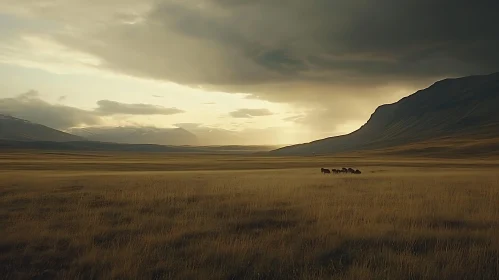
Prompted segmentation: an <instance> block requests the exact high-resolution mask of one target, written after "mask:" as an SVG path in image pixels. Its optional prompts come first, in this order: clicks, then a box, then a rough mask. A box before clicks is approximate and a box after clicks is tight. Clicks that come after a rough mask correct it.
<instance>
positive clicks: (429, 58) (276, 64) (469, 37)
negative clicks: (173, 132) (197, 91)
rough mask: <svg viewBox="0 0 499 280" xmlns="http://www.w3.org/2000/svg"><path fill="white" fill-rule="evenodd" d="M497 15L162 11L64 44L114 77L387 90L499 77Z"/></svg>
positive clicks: (343, 1)
mask: <svg viewBox="0 0 499 280" xmlns="http://www.w3.org/2000/svg"><path fill="white" fill-rule="evenodd" d="M497 10H499V2H497V1H495V0H478V1H473V2H469V1H464V0H457V1H455V0H454V1H450V0H442V1H438V2H435V1H430V0H409V1H402V2H401V1H397V0H381V1H375V2H373V1H363V0H354V1H351V0H340V1H330V0H315V1H302V0H289V1H283V0H269V1H229V0H207V1H203V4H199V3H193V2H180V1H156V2H155V5H154V6H153V8H152V9H151V11H150V12H149V13H148V14H146V15H144V19H143V21H141V22H140V23H138V24H134V25H125V26H124V25H109V27H108V28H107V29H103V30H100V35H101V36H92V37H85V38H78V37H76V36H75V37H62V38H60V39H61V40H62V41H63V42H65V43H66V44H69V45H72V46H74V47H78V48H82V49H84V50H85V51H89V52H91V53H93V54H95V55H98V56H99V57H101V58H102V59H103V60H104V62H105V63H106V65H107V66H108V67H110V68H113V69H117V70H120V71H124V72H128V73H132V74H136V75H143V76H148V77H155V78H161V79H165V80H171V81H174V82H179V83H183V84H189V85H207V86H214V87H216V88H226V87H225V86H229V88H231V86H237V87H239V89H240V90H241V89H242V90H245V89H246V87H247V86H251V85H258V84H273V83H282V82H290V81H292V82H297V81H301V82H307V83H325V84H329V83H342V82H343V83H345V82H346V83H349V82H353V81H357V82H364V83H373V82H379V83H386V80H387V79H402V80H412V79H420V78H428V77H430V78H434V77H440V76H449V75H462V74H470V73H477V72H489V71H494V70H497V67H498V64H499V54H498V53H497V52H496V49H497V48H498V47H499V37H498V36H496V35H495V33H497V28H498V26H499V19H498V17H497V16H496V11H497ZM131 39H132V40H131ZM110 46H119V48H113V47H110ZM164 54H167V55H164ZM158 56H159V57H162V59H151V58H153V57H158ZM194 65H195V66H194ZM344 77H348V80H341V81H338V80H339V79H343V78H344Z"/></svg>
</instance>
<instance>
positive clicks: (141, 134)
mask: <svg viewBox="0 0 499 280" xmlns="http://www.w3.org/2000/svg"><path fill="white" fill-rule="evenodd" d="M69 132H71V133H72V134H75V135H78V136H81V137H84V138H86V139H88V140H91V141H100V142H114V143H128V144H157V145H197V144H198V143H199V140H198V138H197V136H196V135H195V134H193V133H191V132H189V131H187V130H185V129H183V128H155V127H89V128H73V129H70V130H69Z"/></svg>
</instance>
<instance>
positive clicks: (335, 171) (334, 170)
mask: <svg viewBox="0 0 499 280" xmlns="http://www.w3.org/2000/svg"><path fill="white" fill-rule="evenodd" d="M331 170H332V171H333V174H338V173H340V171H339V170H338V169H336V168H333V169H331Z"/></svg>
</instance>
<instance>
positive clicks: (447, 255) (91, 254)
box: [0, 152, 499, 279]
mask: <svg viewBox="0 0 499 280" xmlns="http://www.w3.org/2000/svg"><path fill="white" fill-rule="evenodd" d="M321 167H325V168H341V167H353V168H358V169H360V170H361V171H362V174H360V175H354V174H321V173H320V168H321ZM498 170H499V160H493V159H473V160H458V159H448V160H446V159H424V158H417V159H407V158H395V157H392V158H380V157H378V158H366V157H362V156H356V157H341V158H334V157H263V156H251V155H194V154H134V153H122V154H116V153H115V154H113V153H86V154H85V153H56V152H55V153H47V152H45V153H42V152H40V153H34V152H25V153H21V152H9V153H2V154H0V275H2V277H1V278H4V277H5V279H33V278H34V279H499V172H498Z"/></svg>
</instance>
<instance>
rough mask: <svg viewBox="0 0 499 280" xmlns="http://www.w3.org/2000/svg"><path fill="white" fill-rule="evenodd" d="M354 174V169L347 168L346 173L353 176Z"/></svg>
mask: <svg viewBox="0 0 499 280" xmlns="http://www.w3.org/2000/svg"><path fill="white" fill-rule="evenodd" d="M354 172H355V169H353V168H350V167H348V169H347V173H352V174H353V173H354Z"/></svg>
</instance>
